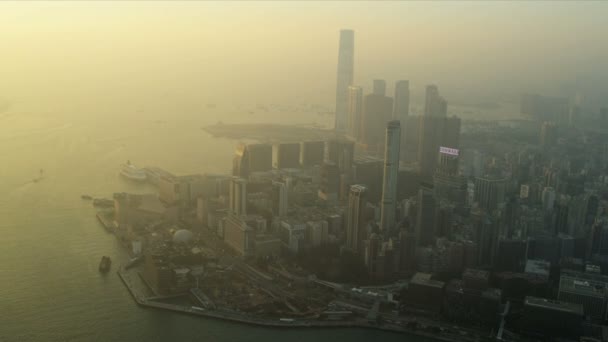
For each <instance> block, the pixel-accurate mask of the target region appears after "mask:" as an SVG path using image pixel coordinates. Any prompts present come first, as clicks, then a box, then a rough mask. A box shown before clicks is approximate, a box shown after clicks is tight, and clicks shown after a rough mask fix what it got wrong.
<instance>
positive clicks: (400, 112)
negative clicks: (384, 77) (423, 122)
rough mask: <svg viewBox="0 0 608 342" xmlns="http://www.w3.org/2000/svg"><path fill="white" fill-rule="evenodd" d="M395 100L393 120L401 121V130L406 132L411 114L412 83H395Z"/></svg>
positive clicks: (404, 81) (405, 81)
mask: <svg viewBox="0 0 608 342" xmlns="http://www.w3.org/2000/svg"><path fill="white" fill-rule="evenodd" d="M393 100H394V103H393V120H399V121H400V122H401V129H403V131H404V132H405V125H406V124H407V117H408V115H409V114H410V81H407V80H401V81H397V82H395V98H394V99H393ZM403 141H404V140H403Z"/></svg>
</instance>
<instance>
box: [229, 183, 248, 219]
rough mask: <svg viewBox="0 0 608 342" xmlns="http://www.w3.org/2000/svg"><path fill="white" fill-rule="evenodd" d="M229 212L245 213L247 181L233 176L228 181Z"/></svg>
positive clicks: (240, 214)
mask: <svg viewBox="0 0 608 342" xmlns="http://www.w3.org/2000/svg"><path fill="white" fill-rule="evenodd" d="M229 209H230V212H231V213H233V214H235V215H238V216H243V215H247V181H246V180H245V179H243V178H239V177H233V178H232V179H231V181H230V206H229Z"/></svg>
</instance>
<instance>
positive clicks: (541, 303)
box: [524, 296, 583, 316]
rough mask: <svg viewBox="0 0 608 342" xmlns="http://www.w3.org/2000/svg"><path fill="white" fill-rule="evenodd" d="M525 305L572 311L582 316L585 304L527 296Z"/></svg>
mask: <svg viewBox="0 0 608 342" xmlns="http://www.w3.org/2000/svg"><path fill="white" fill-rule="evenodd" d="M524 305H526V306H533V307H539V308H545V309H550V310H555V311H563V312H570V313H573V314H577V315H580V316H582V315H583V306H582V305H581V304H574V303H568V302H562V301H559V300H551V299H546V298H539V297H532V296H527V297H526V299H525V304H524Z"/></svg>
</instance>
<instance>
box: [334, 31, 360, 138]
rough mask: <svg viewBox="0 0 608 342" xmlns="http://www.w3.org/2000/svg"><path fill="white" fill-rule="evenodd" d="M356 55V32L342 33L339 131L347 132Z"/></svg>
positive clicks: (337, 106)
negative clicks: (349, 91)
mask: <svg viewBox="0 0 608 342" xmlns="http://www.w3.org/2000/svg"><path fill="white" fill-rule="evenodd" d="M354 54H355V32H354V31H353V30H341V31H340V47H339V49H338V75H337V81H336V124H335V129H336V130H337V131H345V130H346V128H347V119H348V87H349V86H350V85H351V84H352V83H353V69H354Z"/></svg>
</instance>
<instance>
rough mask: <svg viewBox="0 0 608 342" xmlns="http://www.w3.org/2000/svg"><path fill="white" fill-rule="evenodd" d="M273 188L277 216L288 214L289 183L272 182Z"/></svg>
mask: <svg viewBox="0 0 608 342" xmlns="http://www.w3.org/2000/svg"><path fill="white" fill-rule="evenodd" d="M272 188H273V197H274V198H273V202H274V203H273V207H274V212H275V215H276V216H279V217H285V216H287V209H288V208H289V207H288V202H287V185H286V184H285V183H283V182H272Z"/></svg>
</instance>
